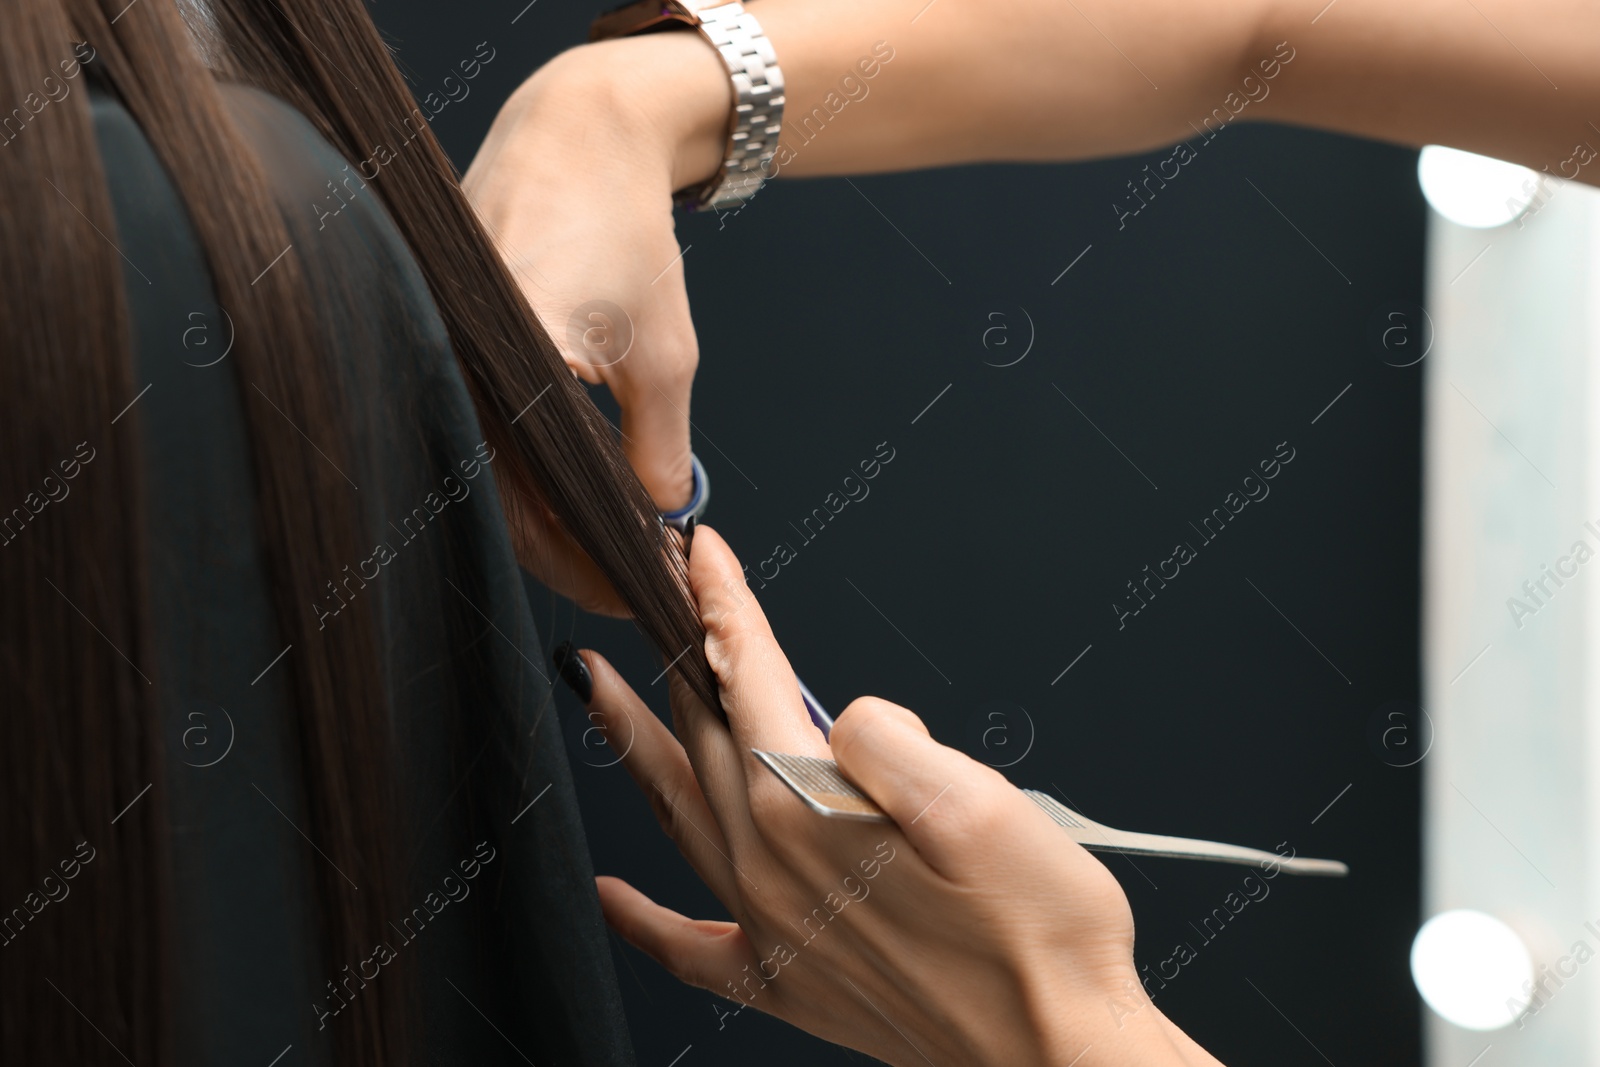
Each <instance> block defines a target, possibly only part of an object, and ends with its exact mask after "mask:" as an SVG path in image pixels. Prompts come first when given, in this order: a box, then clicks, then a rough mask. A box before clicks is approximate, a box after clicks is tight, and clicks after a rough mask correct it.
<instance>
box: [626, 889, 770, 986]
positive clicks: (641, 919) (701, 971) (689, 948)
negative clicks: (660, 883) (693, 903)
mask: <svg viewBox="0 0 1600 1067" xmlns="http://www.w3.org/2000/svg"><path fill="white" fill-rule="evenodd" d="M594 884H595V889H596V890H598V891H599V893H600V910H601V911H602V912H604V913H605V917H606V922H607V924H609V925H610V927H611V928H612V929H613V930H615V931H616V932H617V933H618V934H620V935H621V936H622V939H623V940H625V941H627V942H628V944H630V945H632V946H633V947H634V948H636V949H638V950H639V951H641V952H643V953H644V954H645V955H647V956H649V957H650V958H651V959H653V960H655V961H656V962H657V963H659V964H661V966H663V967H665V968H666V969H667V971H668V972H669V973H670V974H671V975H672V976H673V977H674V978H676V979H678V980H679V981H680V982H686V983H688V984H689V985H692V986H698V987H700V988H701V989H708V990H710V991H711V992H713V993H715V992H718V991H719V990H721V989H722V988H723V987H725V986H726V985H727V984H728V983H729V982H732V981H733V980H734V979H735V978H736V977H738V976H739V974H740V973H741V972H742V971H743V970H744V969H745V968H746V967H749V966H755V965H757V964H759V963H760V959H759V957H757V955H756V953H755V950H754V949H752V948H751V947H750V941H749V939H748V938H746V937H745V934H744V931H743V930H741V929H740V928H739V924H738V923H730V922H718V921H717V920H715V919H691V918H689V917H688V916H687V915H680V914H679V913H678V912H675V911H673V910H672V909H671V908H664V907H662V906H661V905H660V904H657V903H656V902H655V901H653V900H651V899H650V898H649V897H647V896H645V895H644V894H643V893H641V892H639V891H638V890H637V889H635V888H634V887H633V886H631V885H629V884H628V883H627V882H624V881H623V880H622V879H620V878H611V877H608V876H606V875H601V876H600V877H599V878H596V879H595V880H594Z"/></svg>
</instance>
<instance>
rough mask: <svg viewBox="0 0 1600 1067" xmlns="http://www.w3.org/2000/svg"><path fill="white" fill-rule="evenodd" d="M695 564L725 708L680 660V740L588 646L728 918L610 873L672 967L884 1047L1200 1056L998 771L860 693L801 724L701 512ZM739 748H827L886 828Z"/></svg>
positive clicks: (1029, 1055) (1082, 867) (632, 920)
mask: <svg viewBox="0 0 1600 1067" xmlns="http://www.w3.org/2000/svg"><path fill="white" fill-rule="evenodd" d="M690 580H691V583H692V586H693V589H694V592H695V595H696V596H697V598H698V601H699V605H700V612H701V617H702V619H703V621H704V623H705V626H706V655H707V658H708V659H709V661H710V663H711V665H712V667H713V668H714V669H715V671H716V673H717V677H718V679H719V682H720V687H721V699H722V704H723V707H724V708H725V709H726V711H727V714H728V719H729V722H730V724H731V729H730V727H729V726H724V725H723V724H722V723H721V722H719V721H718V720H717V719H716V718H715V717H713V715H712V714H711V713H710V712H709V711H707V710H706V708H705V707H704V706H703V705H702V704H701V703H700V702H699V701H698V700H697V699H696V698H695V697H694V696H692V695H691V694H690V692H689V690H688V687H687V686H686V685H684V684H683V683H682V682H681V681H680V680H679V679H678V676H677V675H676V674H674V675H673V676H672V677H673V682H674V688H673V713H674V719H675V722H676V725H677V736H678V738H681V739H682V745H681V746H680V744H679V741H678V740H676V739H674V737H673V735H672V734H671V733H669V732H668V731H667V729H666V728H665V727H664V726H663V725H662V724H661V723H660V722H659V721H658V720H657V719H656V717H655V716H654V715H653V714H652V713H651V712H650V710H649V709H648V708H646V707H645V705H644V704H643V703H642V702H641V701H640V700H639V698H638V697H637V696H636V695H635V694H634V692H633V691H632V690H631V689H630V688H629V687H628V685H627V683H626V682H624V681H623V680H622V678H621V677H619V676H618V674H617V673H616V672H615V670H613V669H612V667H611V666H610V665H609V664H608V663H606V661H605V660H604V659H603V658H601V657H600V656H599V655H598V654H596V653H594V652H584V653H582V655H583V657H584V659H585V662H586V663H587V665H588V669H589V671H590V673H591V676H592V684H593V697H592V700H591V702H590V704H589V707H590V709H591V711H595V712H598V713H599V714H600V715H601V716H602V718H603V725H604V729H605V731H606V734H607V736H608V738H609V739H610V740H611V743H612V744H613V746H614V747H615V748H616V749H617V750H618V751H619V752H621V753H623V762H624V764H625V765H626V766H627V768H628V771H629V772H630V773H631V774H632V775H633V777H634V779H635V780H636V781H637V782H638V784H639V785H640V787H641V788H642V789H643V790H644V791H645V793H646V794H647V796H648V797H649V798H650V802H651V805H652V807H653V808H654V809H655V811H656V814H657V816H658V818H659V819H660V821H661V825H662V827H663V828H664V829H665V830H666V832H667V833H668V834H669V835H670V836H671V837H672V838H673V839H674V840H675V841H676V842H677V844H678V847H679V848H680V849H681V850H682V852H683V854H684V856H685V857H686V858H687V859H688V860H689V862H690V863H691V864H692V865H693V866H694V868H695V870H696V871H697V872H698V873H699V875H700V876H701V878H703V879H704V880H705V882H706V884H707V885H708V886H710V887H711V889H712V891H713V892H715V893H716V895H717V896H718V898H719V899H720V900H721V901H722V903H723V904H724V905H725V906H726V907H727V909H728V911H729V913H730V914H732V916H733V917H734V919H735V920H736V922H731V923H730V922H717V921H712V920H695V919H690V918H687V917H685V916H683V915H679V914H677V913H676V912H673V911H670V910H668V909H666V908H664V907H661V906H659V905H657V904H654V903H652V902H651V901H650V900H649V899H648V898H647V897H646V896H645V895H644V894H643V893H641V892H640V891H639V890H637V889H634V888H633V887H631V886H629V885H627V884H626V883H624V882H621V881H618V880H616V879H614V878H601V879H600V881H599V888H600V894H601V903H602V905H603V907H604V909H605V913H606V918H607V920H608V921H609V922H610V923H611V925H612V926H613V927H615V928H616V929H617V931H618V932H619V933H620V934H621V935H622V936H623V937H625V938H627V939H628V940H629V941H630V942H632V943H633V944H634V945H636V946H638V947H639V948H640V949H642V950H643V951H645V952H647V953H649V954H650V955H651V956H653V957H654V958H655V959H656V960H658V961H660V962H661V964H662V965H663V966H665V967H666V968H667V969H669V970H670V971H672V973H673V974H675V975H677V976H678V977H679V978H681V979H683V980H684V981H686V982H689V983H692V984H694V985H698V986H701V987H702V988H705V989H708V990H710V991H712V992H713V993H716V994H717V995H719V996H721V997H723V998H725V999H726V1000H727V1002H728V1003H727V1004H726V1011H727V1013H728V1015H726V1016H724V1020H723V1021H724V1024H725V1025H736V1024H735V1023H733V1022H732V1021H731V1019H730V1018H729V1016H731V1015H732V1014H733V1013H735V1012H738V1011H742V1010H743V1006H749V1007H753V1008H755V1009H757V1010H760V1011H766V1012H770V1013H772V1014H774V1015H777V1016H779V1017H781V1018H783V1019H786V1020H788V1021H790V1022H792V1023H794V1024H795V1025H797V1026H800V1027H803V1028H805V1029H806V1030H809V1031H811V1032H812V1033H815V1034H818V1035H820V1036H822V1037H824V1038H827V1039H829V1040H831V1041H835V1042H838V1043H840V1044H844V1045H849V1046H851V1047H853V1048H856V1049H859V1050H861V1051H863V1052H866V1053H868V1054H869V1055H872V1056H875V1057H877V1058H879V1059H882V1060H885V1061H887V1062H889V1063H894V1064H904V1065H908V1067H911V1065H915V1067H923V1065H925V1064H926V1063H928V1062H932V1063H939V1064H955V1063H961V1064H996V1065H999V1064H1004V1065H1006V1067H1028V1065H1058V1067H1066V1065H1067V1064H1069V1063H1076V1064H1077V1065H1078V1067H1097V1065H1100V1064H1118V1065H1125V1064H1129V1063H1138V1064H1141V1065H1143V1067H1151V1065H1164V1064H1185V1063H1205V1064H1215V1062H1216V1061H1215V1060H1212V1059H1210V1058H1209V1057H1207V1056H1206V1055H1205V1053H1204V1052H1202V1051H1201V1050H1200V1049H1199V1048H1198V1046H1196V1045H1194V1044H1193V1043H1192V1042H1190V1041H1189V1040H1188V1039H1187V1038H1186V1037H1184V1036H1183V1035H1182V1034H1181V1033H1180V1032H1179V1031H1177V1029H1176V1028H1175V1027H1174V1026H1172V1024H1171V1023H1169V1022H1167V1021H1166V1019H1165V1018H1164V1017H1163V1016H1162V1015H1161V1014H1160V1012H1158V1011H1157V1010H1156V1008H1155V1007H1154V1005H1152V1004H1151V1003H1150V1002H1149V1001H1148V1000H1147V999H1146V998H1145V997H1144V996H1142V994H1141V990H1140V986H1139V984H1138V982H1137V981H1136V980H1135V971H1134V966H1133V955H1132V951H1133V918H1132V916H1131V914H1130V913H1129V910H1128V904H1127V900H1126V898H1125V897H1124V896H1123V893H1122V890H1121V887H1120V886H1119V885H1118V884H1117V882H1116V880H1115V879H1114V878H1113V877H1112V876H1111V874H1110V873H1109V872H1108V871H1107V870H1106V868H1105V867H1104V866H1102V865H1101V864H1100V863H1099V861H1097V860H1095V859H1094V858H1093V857H1091V856H1090V855H1089V854H1088V853H1087V852H1085V851H1084V850H1083V849H1082V848H1080V847H1079V846H1078V845H1076V844H1074V843H1072V842H1071V841H1069V840H1068V839H1067V838H1066V837H1065V835H1063V834H1062V833H1061V831H1060V830H1059V828H1057V827H1056V825H1055V824H1054V823H1052V822H1051V821H1050V820H1049V819H1048V818H1047V817H1046V816H1045V815H1044V814H1043V813H1042V812H1040V811H1039V809H1038V808H1036V807H1035V806H1034V805H1033V804H1032V803H1031V802H1030V801H1028V800H1027V799H1026V798H1025V797H1024V796H1022V794H1021V793H1019V792H1018V791H1017V790H1016V789H1014V788H1013V787H1012V786H1011V785H1010V784H1009V783H1007V782H1006V780H1005V779H1004V778H1002V777H1001V776H1000V775H999V774H998V773H996V772H995V771H994V770H992V769H990V768H989V767H986V766H984V765H983V764H980V763H977V762H975V761H973V760H971V759H968V758H967V757H966V756H964V755H962V754H961V753H959V752H956V751H954V750H952V749H949V748H946V747H944V746H943V745H940V744H938V743H937V742H935V741H934V740H933V739H932V738H930V737H929V736H928V733H927V731H926V730H925V729H924V727H923V725H922V723H921V721H920V720H918V719H917V717H916V716H915V715H913V714H912V713H911V712H909V711H907V710H905V709H904V708H901V707H897V706H896V705H893V704H890V703H888V702H886V701H882V700H875V699H872V698H863V699H861V700H857V701H856V702H855V703H853V704H851V705H850V707H849V708H847V709H846V710H845V712H844V714H843V715H841V716H840V718H839V720H838V725H837V726H836V727H835V728H834V731H833V739H832V748H831V750H830V747H829V744H828V742H826V741H824V740H823V738H822V736H821V734H820V733H818V732H817V731H816V730H815V729H814V728H813V727H812V726H811V724H810V722H809V720H808V719H807V717H806V713H805V710H804V708H803V706H802V704H801V701H800V694H799V689H798V688H797V685H796V682H795V676H794V673H793V672H792V671H791V670H790V669H789V664H788V662H787V661H786V660H785V658H784V655H783V652H782V650H781V649H779V648H778V645H777V643H776V642H775V641H774V640H773V636H772V631H771V629H770V628H769V627H768V625H767V621H766V619H765V617H764V616H763V615H762V612H761V609H760V607H759V606H757V604H756V602H755V600H754V598H753V596H752V594H751V592H750V590H749V588H748V587H747V586H746V585H745V583H744V580H743V577H742V575H741V572H740V568H739V564H738V561H737V560H736V559H735V558H734V556H733V553H732V552H731V551H729V549H728V547H727V545H726V544H725V543H724V542H723V541H722V539H721V538H719V537H718V536H717V535H716V534H715V533H714V532H713V531H711V530H710V529H707V528H706V527H701V528H700V532H699V533H698V535H697V536H696V538H695V542H694V546H693V552H692V554H691V557H690ZM752 748H760V749H767V750H774V751H778V752H788V753H798V754H804V755H813V756H822V757H828V756H832V757H833V758H835V759H837V760H838V762H839V765H840V767H841V769H842V770H843V771H844V773H845V774H846V775H847V776H848V777H850V778H851V780H853V781H854V782H855V783H857V785H859V786H860V787H861V788H862V789H863V790H865V791H866V792H867V793H869V794H870V795H871V796H872V797H873V799H874V800H876V801H877V803H878V804H879V805H880V806H882V807H883V808H884V809H885V810H886V811H888V812H889V814H890V815H891V816H892V817H893V819H894V825H884V824H863V823H852V822H846V821H839V820H829V819H824V818H822V817H819V816H817V815H815V814H813V813H812V812H811V811H810V810H808V809H807V808H806V807H805V806H804V805H803V804H802V803H801V802H800V800H799V799H798V798H797V797H795V796H794V795H793V794H792V793H791V792H790V791H789V790H788V789H787V788H786V787H785V786H784V785H783V784H782V783H781V782H779V780H778V779H777V778H776V777H774V776H773V775H772V773H771V772H770V771H768V770H767V769H766V767H764V766H763V765H761V764H760V763H758V762H757V760H756V759H755V757H754V756H752V755H751V751H750V750H751V749H752Z"/></svg>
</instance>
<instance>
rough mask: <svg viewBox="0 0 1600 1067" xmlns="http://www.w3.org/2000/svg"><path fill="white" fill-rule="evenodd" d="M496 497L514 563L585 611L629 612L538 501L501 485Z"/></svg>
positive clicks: (605, 579)
mask: <svg viewBox="0 0 1600 1067" xmlns="http://www.w3.org/2000/svg"><path fill="white" fill-rule="evenodd" d="M500 500H501V508H502V510H503V511H504V512H505V515H506V522H507V523H508V524H509V526H510V529H511V544H512V546H513V547H514V548H515V550H516V553H517V562H518V563H520V564H522V566H524V567H526V568H527V569H528V570H529V571H530V572H531V573H532V574H533V575H534V576H535V577H536V578H538V579H539V580H540V581H541V582H543V583H544V584H545V586H546V587H548V588H549V589H550V590H551V591H553V592H555V593H557V594H559V595H560V596H564V597H567V598H568V599H570V600H572V601H574V602H576V603H577V605H578V606H579V607H580V608H582V609H583V610H585V611H589V612H593V613H595V614H597V615H613V616H616V617H618V618H627V617H628V616H629V615H631V614H632V612H631V611H630V610H629V609H628V605H627V604H625V603H623V600H622V597H620V596H618V595H617V591H616V589H614V588H612V585H611V582H610V580H609V579H608V578H606V576H605V574H604V573H603V572H602V571H601V570H600V568H599V567H598V566H596V565H595V562H594V560H592V559H590V558H589V556H588V554H587V553H586V552H584V551H583V549H581V548H579V547H578V545H577V543H576V542H574V541H573V540H572V538H571V537H569V536H567V533H566V531H565V530H563V529H562V528H561V526H560V524H558V523H556V522H555V521H553V520H552V519H551V518H550V516H549V514H548V513H547V512H546V511H545V509H544V508H543V507H542V506H541V505H539V504H537V503H535V502H533V501H530V500H528V499H527V498H526V497H525V496H523V494H522V493H521V492H518V491H516V490H507V489H502V491H501V494H500Z"/></svg>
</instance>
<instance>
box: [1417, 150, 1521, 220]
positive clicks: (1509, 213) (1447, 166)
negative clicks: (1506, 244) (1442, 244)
mask: <svg viewBox="0 0 1600 1067" xmlns="http://www.w3.org/2000/svg"><path fill="white" fill-rule="evenodd" d="M1417 181H1418V182H1420V183H1421V184H1422V195H1423V196H1425V197H1427V198H1428V203H1429V204H1431V205H1433V210H1435V211H1437V212H1438V213H1439V214H1441V215H1443V216H1444V217H1445V218H1447V219H1449V220H1450V221H1451V222H1454V223H1457V224H1459V225H1462V226H1470V227H1471V228H1473V229H1476V230H1487V229H1490V228H1492V227H1495V226H1504V225H1505V224H1506V223H1508V222H1512V221H1514V220H1516V219H1517V218H1519V217H1521V216H1522V214H1523V213H1524V212H1526V211H1527V210H1528V208H1529V207H1530V206H1531V205H1532V204H1533V202H1534V200H1535V199H1537V198H1538V196H1539V192H1540V190H1539V175H1538V173H1537V172H1536V171H1531V170H1529V169H1528V168H1527V167H1520V166H1518V165H1517V164H1515V163H1507V162H1505V161H1504V160H1500V159H1490V158H1489V157H1488V156H1479V155H1474V154H1473V153H1471V152H1462V151H1460V150H1459V149H1455V148H1445V147H1443V146H1442V145H1436V144H1431V145H1428V146H1427V147H1426V148H1424V149H1423V150H1422V154H1421V155H1419V156H1418V157H1417Z"/></svg>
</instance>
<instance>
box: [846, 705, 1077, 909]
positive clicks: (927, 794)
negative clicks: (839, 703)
mask: <svg viewBox="0 0 1600 1067" xmlns="http://www.w3.org/2000/svg"><path fill="white" fill-rule="evenodd" d="M828 740H829V744H830V745H831V747H832V749H833V758H834V759H835V760H836V761H837V762H838V764H839V770H840V771H841V772H843V774H844V775H845V777H847V778H849V779H850V780H851V781H852V782H854V783H855V784H856V785H857V786H858V787H859V788H860V789H861V790H862V791H863V792H865V793H866V794H867V795H868V796H870V797H871V798H872V799H873V800H874V801H875V802H876V803H877V804H878V806H879V807H881V808H882V809H883V810H884V811H886V812H888V813H889V816H890V817H891V818H892V819H894V821H895V822H896V824H898V825H899V827H900V829H901V831H902V832H903V833H904V834H905V835H906V837H907V838H908V839H909V840H910V841H911V844H912V847H914V848H915V849H916V850H917V852H918V853H919V854H920V855H921V856H922V858H923V859H924V860H926V861H927V862H928V865H929V866H930V867H932V868H934V869H935V870H936V871H938V872H939V873H940V874H943V875H944V876H945V877H947V878H952V879H960V878H962V877H963V876H964V875H966V874H969V873H971V872H974V871H981V870H982V869H983V868H984V866H985V865H986V864H988V863H989V862H990V860H991V858H992V857H991V853H992V852H993V851H994V850H996V849H999V850H1001V851H1003V850H1004V849H1006V848H1015V846H1016V843H1017V841H1018V835H1019V834H1023V833H1029V832H1032V831H1037V830H1039V829H1040V828H1041V827H1042V826H1043V825H1044V824H1043V823H1041V822H1040V820H1044V819H1045V817H1044V815H1043V814H1042V813H1041V812H1040V811H1039V809H1038V808H1037V807H1035V806H1034V804H1033V802H1032V801H1030V800H1028V798H1027V797H1026V796H1024V795H1023V794H1022V792H1021V791H1020V790H1018V789H1017V788H1016V787H1015V786H1013V785H1011V783H1010V782H1008V781H1006V779H1005V778H1004V777H1003V776H1002V775H1001V774H1000V773H999V772H997V771H995V770H994V769H993V768H991V767H987V766H985V765H984V764H982V763H979V762H977V761H976V760H973V759H971V758H969V757H968V756H966V755H965V754H964V753H961V752H957V751H956V750H955V749H953V748H946V747H945V746H944V745H941V744H939V743H938V742H937V741H935V740H933V738H932V737H930V736H928V731H927V728H926V727H925V726H923V725H922V721H921V720H920V719H918V718H917V717H916V716H915V715H913V714H912V713H911V712H909V711H907V710H906V709H905V708H902V707H900V706H899V705H897V704H891V703H890V702H889V701H887V700H879V699H877V698H876V697H862V698H860V699H858V700H855V701H853V702H852V703H851V704H850V706H849V707H847V708H845V709H844V712H843V713H842V714H841V715H840V716H839V718H838V720H837V721H836V722H835V723H834V726H833V732H832V733H831V734H830V735H829V738H828ZM1046 821H1048V820H1046ZM1049 843H1050V842H1048V841H1047V842H1046V844H1049ZM1058 844H1060V846H1061V847H1068V846H1067V845H1066V843H1065V842H1059V843H1058Z"/></svg>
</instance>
